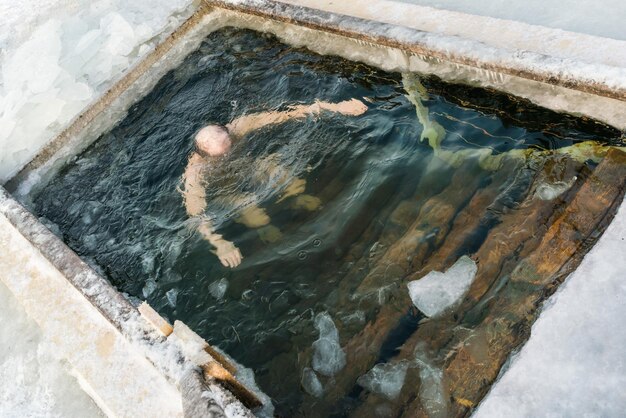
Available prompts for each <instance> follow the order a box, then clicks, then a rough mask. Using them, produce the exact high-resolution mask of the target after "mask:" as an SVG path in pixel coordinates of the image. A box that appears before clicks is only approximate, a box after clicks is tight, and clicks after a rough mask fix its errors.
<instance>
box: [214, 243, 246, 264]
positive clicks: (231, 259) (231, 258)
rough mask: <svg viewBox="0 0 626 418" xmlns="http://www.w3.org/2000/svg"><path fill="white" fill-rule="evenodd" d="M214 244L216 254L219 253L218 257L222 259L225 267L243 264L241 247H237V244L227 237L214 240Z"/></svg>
mask: <svg viewBox="0 0 626 418" xmlns="http://www.w3.org/2000/svg"><path fill="white" fill-rule="evenodd" d="M214 245H215V255H217V258H219V259H220V262H221V263H222V265H223V266H224V267H230V268H233V267H237V266H238V265H239V264H241V260H242V259H243V257H242V256H241V251H239V248H237V247H236V246H235V244H233V243H232V242H230V241H226V240H225V239H220V240H219V241H216V242H214Z"/></svg>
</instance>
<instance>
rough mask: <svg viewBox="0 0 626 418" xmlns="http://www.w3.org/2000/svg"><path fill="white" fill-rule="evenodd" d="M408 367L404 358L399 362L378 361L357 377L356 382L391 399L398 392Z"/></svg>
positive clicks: (394, 397)
mask: <svg viewBox="0 0 626 418" xmlns="http://www.w3.org/2000/svg"><path fill="white" fill-rule="evenodd" d="M408 369H409V362H408V361H406V360H405V361H401V362H399V363H380V364H377V365H375V366H374V367H373V368H372V369H371V370H370V371H369V372H367V374H365V375H363V376H361V377H359V379H358V380H357V383H358V384H359V385H361V386H363V387H364V388H365V389H367V390H369V391H370V392H374V393H377V394H379V395H382V396H384V397H385V398H387V399H389V400H390V401H392V400H394V399H396V398H397V397H398V395H399V394H400V391H401V390H402V386H404V379H405V378H406V372H407V370H408Z"/></svg>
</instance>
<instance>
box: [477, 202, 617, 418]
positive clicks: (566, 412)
mask: <svg viewBox="0 0 626 418" xmlns="http://www.w3.org/2000/svg"><path fill="white" fill-rule="evenodd" d="M625 255H626V204H624V203H622V206H621V208H620V210H619V212H618V214H617V216H616V217H615V220H614V221H613V223H612V224H611V225H610V226H609V228H608V229H607V231H606V232H605V234H604V235H603V236H602V238H601V239H600V240H599V241H598V243H597V245H596V246H595V247H594V248H593V249H592V250H591V251H590V252H589V253H588V254H587V256H586V257H585V258H584V260H583V262H582V263H581V265H580V266H579V267H578V269H577V270H576V271H575V272H574V273H573V274H572V275H571V276H570V277H569V278H568V279H567V281H566V282H565V283H564V284H563V286H561V287H560V288H559V290H558V291H557V293H556V294H555V295H554V296H552V297H551V298H550V299H549V301H548V303H547V304H546V306H545V307H544V310H543V312H542V314H541V315H540V316H539V319H538V320H537V322H535V324H534V325H533V327H532V335H531V338H530V340H529V341H528V343H526V345H525V346H524V347H523V348H522V349H521V351H520V352H519V354H518V355H517V356H516V357H515V358H514V359H513V361H512V362H511V365H510V368H509V369H508V370H507V371H506V373H504V375H503V376H502V378H501V379H500V381H499V382H498V383H497V384H496V385H495V386H494V387H493V388H492V390H491V392H490V393H489V394H488V395H487V397H486V398H485V400H484V401H483V402H482V404H481V405H480V407H479V409H478V412H477V413H475V414H474V416H475V417H478V418H491V417H509V418H514V417H540V416H551V417H573V416H580V417H582V416H585V417H623V416H624V411H626V390H624V388H625V387H626V356H625V355H624V347H626V330H625V328H624V318H626V280H625V279H626V257H625Z"/></svg>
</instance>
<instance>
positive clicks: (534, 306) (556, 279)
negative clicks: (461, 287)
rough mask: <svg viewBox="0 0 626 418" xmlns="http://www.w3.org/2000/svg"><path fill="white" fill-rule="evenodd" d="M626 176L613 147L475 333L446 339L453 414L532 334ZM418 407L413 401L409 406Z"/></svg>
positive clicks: (465, 408)
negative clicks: (545, 302) (548, 300)
mask: <svg viewBox="0 0 626 418" xmlns="http://www.w3.org/2000/svg"><path fill="white" fill-rule="evenodd" d="M625 180H626V153H624V152H622V151H619V150H611V151H609V152H608V153H607V155H606V157H605V159H604V160H603V161H602V162H601V163H600V165H599V166H598V167H597V168H596V169H595V170H594V172H593V173H592V175H591V176H590V177H589V178H588V179H586V181H585V182H584V183H583V184H582V186H581V187H580V189H579V190H578V191H577V193H576V195H575V196H574V197H573V199H572V200H571V202H570V203H569V204H568V205H567V207H566V208H565V210H564V211H563V212H562V213H561V214H559V216H558V218H557V219H556V220H555V221H554V222H553V223H552V224H551V225H550V227H549V229H548V230H547V232H546V233H545V235H543V237H542V238H541V239H540V240H539V244H538V245H537V246H536V248H535V249H534V250H533V251H532V252H531V253H530V254H528V255H527V256H526V257H525V258H524V259H523V260H522V261H521V262H520V263H519V264H518V265H517V266H516V267H515V268H514V269H513V271H512V273H511V274H510V279H509V280H506V277H503V280H502V282H503V283H502V284H501V285H500V286H499V287H500V289H498V290H497V291H496V292H494V295H493V297H492V300H491V301H490V303H489V308H490V310H489V313H488V314H487V315H486V316H485V319H484V320H481V321H480V323H479V324H478V325H477V326H476V327H475V328H474V329H473V331H472V332H471V333H466V332H457V333H456V335H455V336H454V338H453V339H452V340H451V341H450V342H449V343H448V344H447V352H448V353H449V356H448V357H447V358H446V359H445V365H444V368H443V376H444V379H445V381H446V385H447V388H448V391H449V392H448V393H449V397H450V399H452V400H454V402H453V403H452V404H451V405H450V408H451V409H450V410H449V411H448V413H449V416H465V415H467V414H468V413H469V412H470V411H471V409H472V407H473V406H474V405H477V404H478V403H479V402H480V400H481V399H482V398H483V396H484V395H485V394H486V393H487V391H488V389H489V387H490V386H491V384H492V383H493V382H494V380H495V379H496V377H497V376H498V373H499V371H500V368H501V367H502V365H503V364H504V362H505V361H506V359H507V358H508V356H509V354H510V352H511V351H512V350H513V349H515V348H516V347H518V346H519V345H520V344H521V343H522V342H524V341H525V340H526V339H527V338H528V337H529V335H530V327H531V325H532V323H533V322H534V320H535V318H536V316H537V315H538V308H539V306H540V304H541V302H542V301H543V300H545V298H547V297H548V296H549V295H550V294H552V293H553V292H554V291H555V290H556V287H557V286H558V284H560V282H562V280H563V279H564V277H565V275H566V274H568V273H569V272H570V271H571V270H572V269H573V268H574V264H575V263H570V260H571V258H572V257H573V256H577V258H578V259H580V258H581V257H582V254H581V249H583V250H584V249H588V248H585V246H588V245H589V244H590V243H589V238H590V237H593V238H594V239H596V238H597V237H598V235H599V231H598V230H599V229H602V228H603V227H605V226H606V225H607V223H608V220H609V219H610V218H611V217H612V216H613V215H614V213H615V210H616V207H617V205H618V204H619V203H620V202H621V200H622V199H623V196H624V187H625ZM577 252H578V254H577ZM415 408H416V405H413V406H409V408H408V410H407V411H411V410H414V409H415Z"/></svg>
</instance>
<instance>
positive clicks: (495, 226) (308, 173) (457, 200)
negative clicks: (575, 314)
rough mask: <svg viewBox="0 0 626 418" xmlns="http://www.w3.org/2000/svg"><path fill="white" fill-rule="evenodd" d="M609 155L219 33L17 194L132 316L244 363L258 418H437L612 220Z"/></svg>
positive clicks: (624, 171) (584, 132) (303, 52)
mask: <svg viewBox="0 0 626 418" xmlns="http://www.w3.org/2000/svg"><path fill="white" fill-rule="evenodd" d="M207 126H214V127H213V128H211V129H208V130H207V129H206V127H207ZM198 132H204V133H206V135H208V137H206V138H205V140H206V141H207V142H206V143H204V142H202V140H201V141H200V142H196V143H194V138H195V137H196V136H197V134H198ZM226 132H228V133H229V134H230V138H231V140H232V144H230V145H229V144H228V141H227V140H226V139H224V138H223V137H224V135H225V134H226ZM623 146H624V143H623V135H622V133H621V132H620V131H619V130H617V129H615V128H612V127H610V126H608V125H605V124H603V123H600V122H597V121H594V120H591V119H588V118H577V117H574V116H570V115H565V114H558V113H555V112H553V111H550V110H546V109H543V108H540V107H537V106H535V105H533V104H531V103H530V102H528V101H526V100H523V99H519V98H516V97H514V96H510V95H507V94H504V93H501V92H497V91H493V90H488V89H483V88H478V87H469V86H466V85H460V84H448V83H445V82H443V81H441V80H440V79H438V78H437V77H435V76H420V75H417V74H408V73H407V74H400V73H393V72H385V71H382V70H380V69H377V68H374V67H372V66H368V65H366V64H362V63H357V62H352V61H348V60H345V59H343V58H339V57H335V56H322V55H318V54H316V53H313V52H311V51H309V50H307V49H305V48H294V47H291V46H288V45H286V44H284V43H282V42H280V41H279V40H278V39H277V38H276V37H275V36H274V35H270V34H267V33H261V32H256V31H252V30H248V29H237V28H232V27H227V28H223V29H219V30H216V31H214V32H212V33H211V34H210V35H209V36H208V37H207V38H206V39H205V40H204V41H203V42H202V43H201V45H200V46H199V48H198V49H197V50H195V51H194V52H192V53H191V54H189V55H188V56H187V57H186V58H185V59H184V61H183V62H182V63H181V64H180V65H179V66H178V67H177V68H175V69H173V70H171V71H169V72H168V73H167V74H166V75H165V76H164V77H163V78H161V79H160V80H159V81H158V83H157V84H156V86H155V87H154V89H153V90H152V91H151V92H150V93H148V94H147V95H146V96H145V97H144V98H142V99H141V100H140V101H139V102H137V103H136V104H134V105H133V106H132V107H131V108H130V109H129V111H128V114H127V115H126V116H125V117H124V118H123V119H122V120H121V121H119V122H118V123H117V124H116V125H115V126H114V127H113V128H112V129H110V130H108V131H107V132H106V133H104V134H103V135H101V136H100V137H99V139H98V140H97V141H95V142H94V143H93V144H92V145H91V146H90V147H89V148H87V149H86V150H85V151H84V152H82V153H81V154H80V155H78V156H77V157H75V158H73V159H72V160H71V161H70V162H69V163H68V164H67V165H65V166H64V167H63V168H62V169H61V170H60V171H59V173H58V174H57V175H56V176H55V177H54V178H53V179H52V180H50V181H49V183H48V184H47V185H46V186H45V187H44V188H43V189H41V190H37V191H36V192H34V193H33V194H32V195H31V196H29V199H30V200H31V202H32V209H33V211H34V212H35V213H36V214H37V216H38V217H39V219H40V220H41V222H42V223H44V224H45V225H47V226H48V227H49V228H50V229H51V230H52V231H53V232H54V233H55V234H56V235H58V236H59V237H61V238H62V239H63V241H64V242H65V243H67V245H69V246H70V247H71V248H72V249H73V250H74V251H76V252H77V253H78V254H79V255H80V256H81V257H82V258H83V259H84V260H86V261H87V262H88V263H89V264H90V265H91V266H93V267H94V268H95V269H96V270H97V271H99V272H100V273H101V274H102V275H104V276H105V277H106V278H108V279H109V280H110V281H111V283H112V284H113V285H114V286H115V287H116V288H117V289H119V290H120V291H121V292H124V293H125V294H127V295H128V297H129V299H130V300H131V301H132V302H133V303H135V304H137V305H138V304H139V303H140V302H141V301H142V300H146V301H147V302H148V303H149V304H150V305H151V306H153V307H154V308H155V309H156V310H157V311H158V312H159V313H160V314H161V315H162V316H163V317H165V318H166V319H168V320H169V322H170V323H173V322H174V320H180V321H183V322H184V323H185V324H187V325H188V326H189V327H190V328H191V329H193V330H194V331H195V332H197V333H198V334H199V335H201V336H202V337H204V338H205V339H206V340H207V341H208V342H209V343H211V344H212V345H214V346H216V347H219V348H220V349H221V350H223V351H224V352H226V353H228V355H229V356H231V357H232V358H233V359H234V360H235V361H236V362H237V363H240V364H242V365H244V366H246V367H249V368H251V369H252V370H253V371H254V373H255V379H256V382H257V384H258V385H259V387H260V388H261V390H263V391H264V392H265V393H266V394H267V395H268V396H269V397H270V398H271V400H272V404H273V406H274V408H275V413H276V415H277V416H285V417H287V416H305V415H307V414H310V411H315V413H314V415H319V416H354V417H360V416H405V417H413V416H420V415H428V416H458V415H467V414H468V413H469V412H471V411H472V410H473V408H474V407H475V406H477V405H478V403H479V402H480V400H481V399H482V397H483V396H484V395H485V394H486V392H487V391H488V389H489V387H490V386H491V384H492V383H493V382H494V381H495V379H496V377H497V376H498V373H499V371H500V369H501V367H502V365H503V364H504V363H505V361H506V359H507V358H508V356H509V355H510V353H511V352H512V350H514V349H515V348H517V347H518V346H519V345H520V344H522V343H523V342H524V341H525V340H526V339H527V338H528V337H529V330H530V326H531V325H532V323H533V321H534V320H535V318H536V316H537V315H538V308H539V306H540V303H541V302H542V301H543V300H544V299H545V298H546V297H547V296H549V295H550V294H552V293H553V292H554V291H555V290H556V289H557V287H558V286H559V284H560V283H561V282H562V281H563V280H564V278H565V277H566V274H567V273H568V272H569V271H571V270H572V269H573V268H574V267H575V266H576V263H577V262H578V261H579V260H580V258H581V257H582V255H583V254H584V253H585V252H586V251H587V250H588V249H589V248H590V246H591V245H592V244H593V243H594V242H595V240H596V239H597V238H598V237H599V235H600V234H601V233H602V231H603V230H604V228H605V227H606V225H607V224H608V222H609V220H610V219H611V218H612V216H613V214H614V213H615V211H616V208H617V206H618V205H619V203H620V202H621V199H622V198H623V193H624V190H623V188H624V179H625V178H626V157H625V155H626V154H625V153H624V152H623V151H621V150H620V149H619V148H622V147H623ZM211 153H214V154H219V156H210V155H208V154H211ZM239 254H241V256H242V258H241V259H240V257H239Z"/></svg>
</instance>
